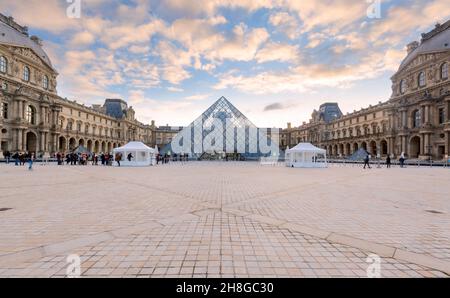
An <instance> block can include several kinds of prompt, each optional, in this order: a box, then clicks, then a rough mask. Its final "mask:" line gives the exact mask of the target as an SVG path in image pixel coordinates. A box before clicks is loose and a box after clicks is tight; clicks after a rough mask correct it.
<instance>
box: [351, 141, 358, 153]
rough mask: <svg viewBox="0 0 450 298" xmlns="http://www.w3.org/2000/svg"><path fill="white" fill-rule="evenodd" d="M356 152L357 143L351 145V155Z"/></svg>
mask: <svg viewBox="0 0 450 298" xmlns="http://www.w3.org/2000/svg"><path fill="white" fill-rule="evenodd" d="M356 151H358V143H354V144H353V152H352V154H353V153H355V152H356Z"/></svg>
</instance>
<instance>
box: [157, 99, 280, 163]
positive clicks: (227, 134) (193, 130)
mask: <svg viewBox="0 0 450 298" xmlns="http://www.w3.org/2000/svg"><path fill="white" fill-rule="evenodd" d="M271 136H272V138H271V137H269V135H268V134H267V129H258V128H257V127H256V126H255V125H254V124H253V123H252V122H251V121H250V120H249V119H248V118H247V117H245V115H244V114H242V113H241V112H240V111H239V110H238V109H237V108H236V107H235V106H234V105H233V104H232V103H231V102H229V101H228V100H227V99H226V98H225V97H221V98H219V100H217V101H216V102H215V103H214V104H213V105H211V106H210V107H209V108H208V109H207V110H206V111H205V112H203V114H202V115H201V116H200V117H198V118H197V119H196V120H195V121H194V122H192V123H191V124H190V125H189V126H187V127H185V128H184V129H183V130H182V131H181V132H180V133H178V135H177V136H175V138H174V139H173V141H172V143H171V144H168V145H166V146H165V147H164V148H163V150H162V151H161V153H162V154H166V153H168V154H189V156H190V157H192V158H202V157H205V156H211V155H212V156H225V155H226V154H228V155H230V154H231V155H239V157H240V158H245V159H257V158H259V157H261V156H269V155H270V156H272V155H274V154H278V148H279V147H278V142H277V141H276V140H275V141H272V139H274V136H275V135H274V134H273V133H271ZM268 147H270V149H271V150H269V149H268ZM261 148H263V149H261ZM275 151H276V152H275Z"/></svg>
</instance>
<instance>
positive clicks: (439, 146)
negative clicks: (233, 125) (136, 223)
mask: <svg viewBox="0 0 450 298" xmlns="http://www.w3.org/2000/svg"><path fill="white" fill-rule="evenodd" d="M449 43H450V21H448V22H446V23H445V24H442V25H439V24H438V25H436V27H435V28H434V29H433V30H432V31H430V32H428V33H425V34H422V39H421V41H420V43H419V42H412V43H410V44H409V45H408V46H407V55H406V58H405V59H404V60H403V62H402V63H401V65H400V67H399V69H398V71H397V72H396V73H395V74H394V75H393V76H392V96H391V98H390V99H389V100H388V101H386V102H380V103H378V104H376V105H373V106H370V107H368V108H366V109H362V110H359V111H354V112H353V113H347V114H345V115H344V114H343V113H342V112H341V110H340V109H339V106H338V104H337V103H325V104H323V105H321V106H320V108H319V110H317V111H316V110H315V111H314V112H313V114H312V119H311V120H310V121H309V123H303V124H302V125H300V126H299V127H292V126H291V124H288V127H287V128H286V129H283V130H281V134H280V137H281V139H280V146H281V149H286V148H287V147H293V146H295V145H296V144H298V143H300V142H311V143H313V144H315V145H317V146H320V147H322V148H325V149H327V152H328V154H329V155H330V156H331V157H334V158H340V157H345V156H348V155H351V154H352V153H353V152H355V151H357V150H358V149H359V148H364V149H366V150H367V151H369V152H370V153H371V154H372V155H373V156H377V155H380V156H382V157H385V156H386V155H388V154H389V155H393V156H399V155H400V154H401V153H402V152H404V153H405V155H407V157H408V158H420V159H429V158H430V157H431V158H433V159H436V160H440V159H443V158H444V157H445V156H447V155H449V150H450V81H449V78H448V67H449V63H450V45H449ZM57 76H58V73H57V70H55V69H54V67H53V66H52V63H51V61H50V59H49V57H48V56H47V54H46V53H45V52H44V50H43V49H42V43H41V40H40V39H39V38H38V37H36V36H31V37H30V36H29V34H28V29H27V28H26V27H23V26H20V25H19V24H17V23H16V22H15V21H14V20H13V18H11V17H6V16H4V15H1V14H0V87H1V91H0V106H1V110H0V145H1V150H0V158H1V157H2V155H3V152H5V151H10V152H16V151H20V152H24V151H28V152H35V153H36V154H37V156H50V155H52V154H54V153H56V152H68V151H70V150H73V149H75V148H76V147H77V146H79V145H83V146H84V147H86V148H87V149H88V150H89V151H91V152H96V153H99V152H111V150H112V148H114V147H116V146H121V145H124V144H125V143H127V142H129V141H135V140H139V141H143V142H144V143H146V144H148V145H149V146H155V145H158V146H159V147H160V148H161V147H163V146H164V145H166V144H168V143H170V142H171V140H172V138H173V137H174V136H175V135H176V134H177V133H178V132H179V131H180V130H181V129H182V128H181V127H179V128H173V127H170V126H162V127H157V126H155V123H154V121H152V123H151V124H143V123H141V122H139V121H137V120H136V119H135V111H134V110H133V108H132V107H128V105H127V103H126V102H125V101H123V100H121V99H107V100H106V101H105V103H104V105H103V106H100V105H93V106H92V107H88V106H85V105H83V104H79V103H77V102H75V101H70V100H68V99H65V98H62V97H60V96H59V95H58V94H57V91H56V86H57Z"/></svg>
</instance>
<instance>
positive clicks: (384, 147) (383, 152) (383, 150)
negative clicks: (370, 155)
mask: <svg viewBox="0 0 450 298" xmlns="http://www.w3.org/2000/svg"><path fill="white" fill-rule="evenodd" d="M380 145H381V155H388V144H387V142H386V140H382V141H381V143H380Z"/></svg>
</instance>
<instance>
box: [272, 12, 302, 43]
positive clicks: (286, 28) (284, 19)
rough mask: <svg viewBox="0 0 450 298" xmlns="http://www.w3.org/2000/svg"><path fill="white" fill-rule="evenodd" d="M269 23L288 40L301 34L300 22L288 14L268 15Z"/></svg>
mask: <svg viewBox="0 0 450 298" xmlns="http://www.w3.org/2000/svg"><path fill="white" fill-rule="evenodd" d="M269 23H270V24H271V25H273V26H275V27H277V30H279V31H281V32H282V33H284V34H285V35H286V36H288V37H289V38H290V39H295V38H297V37H299V36H300V34H301V30H300V22H299V21H298V19H297V18H296V17H295V16H293V15H291V14H289V13H288V12H276V13H273V14H272V15H270V18H269Z"/></svg>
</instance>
